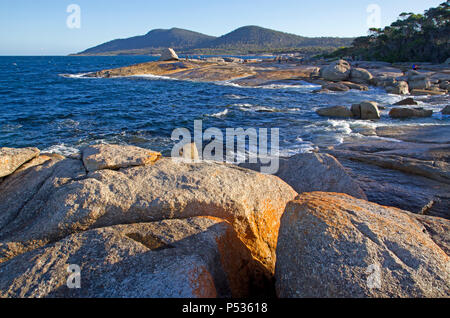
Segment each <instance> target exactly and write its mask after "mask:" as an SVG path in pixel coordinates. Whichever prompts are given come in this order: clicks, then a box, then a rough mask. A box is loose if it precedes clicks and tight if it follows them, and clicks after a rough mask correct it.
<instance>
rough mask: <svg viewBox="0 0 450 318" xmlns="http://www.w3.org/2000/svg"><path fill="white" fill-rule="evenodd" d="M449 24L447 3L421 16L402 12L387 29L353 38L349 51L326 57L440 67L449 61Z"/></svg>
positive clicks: (340, 50) (336, 52)
mask: <svg viewBox="0 0 450 318" xmlns="http://www.w3.org/2000/svg"><path fill="white" fill-rule="evenodd" d="M449 22H450V1H446V2H444V3H442V4H440V5H439V6H438V7H436V8H430V9H429V10H427V11H425V13H424V14H415V13H412V12H404V13H402V14H401V15H400V17H399V19H398V20H397V21H395V22H394V23H392V24H391V25H390V26H387V27H385V28H383V29H378V28H372V29H370V30H369V35H368V36H362V37H358V38H356V39H355V40H354V41H353V43H352V46H351V47H348V48H340V49H338V50H337V51H335V52H333V53H332V54H330V55H328V56H327V57H338V56H352V57H354V58H357V59H364V60H378V61H386V62H391V63H393V62H407V61H417V62H433V63H443V62H444V61H446V59H448V58H449V57H450V23H449Z"/></svg>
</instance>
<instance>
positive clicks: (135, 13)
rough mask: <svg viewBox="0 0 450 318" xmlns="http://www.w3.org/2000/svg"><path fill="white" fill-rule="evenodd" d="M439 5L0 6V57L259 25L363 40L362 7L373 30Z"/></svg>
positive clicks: (221, 0) (326, 1) (100, 2)
mask: <svg viewBox="0 0 450 318" xmlns="http://www.w3.org/2000/svg"><path fill="white" fill-rule="evenodd" d="M442 2H444V0H395V1H392V0H369V1H366V0H345V1H335V0H315V1H311V0H270V1H269V0H187V1H186V0H183V1H180V0H170V1H161V0H128V1H125V0H70V1H65V0H39V1H36V0H1V1H0V30H1V33H0V55H66V54H69V53H74V52H79V51H82V50H84V49H86V48H88V47H91V46H94V45H97V44H100V43H103V42H106V41H109V40H112V39H116V38H125V37H130V36H134V35H141V34H145V33H147V32H148V31H149V30H151V29H155V28H171V27H179V28H184V29H190V30H193V31H198V32H202V33H206V34H210V35H216V36H219V35H223V34H225V33H228V32H230V31H232V30H234V29H236V28H238V27H241V26H245V25H259V26H262V27H267V28H272V29H276V30H280V31H284V32H289V33H294V34H298V35H303V36H360V35H364V34H366V33H367V29H368V27H367V18H368V15H369V13H367V12H366V9H367V7H368V5H370V4H377V5H378V6H379V7H380V8H381V24H382V25H383V26H384V25H388V24H390V23H392V22H393V21H394V20H396V18H397V17H398V15H399V14H400V13H401V12H405V11H407V12H423V11H424V10H426V9H428V8H430V7H434V6H437V5H439V4H440V3H442ZM70 4H77V5H79V6H80V8H81V28H80V29H70V28H68V27H67V25H66V20H67V17H68V16H69V15H70V14H69V13H67V12H66V9H67V7H68V5H70Z"/></svg>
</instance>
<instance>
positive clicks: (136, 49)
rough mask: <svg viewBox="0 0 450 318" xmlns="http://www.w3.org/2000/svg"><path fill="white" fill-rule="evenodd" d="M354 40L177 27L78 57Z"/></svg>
mask: <svg viewBox="0 0 450 318" xmlns="http://www.w3.org/2000/svg"><path fill="white" fill-rule="evenodd" d="M352 40H353V39H339V38H337V39H336V38H305V37H302V36H298V35H295V34H289V33H284V32H280V31H275V30H271V29H267V28H263V27H260V26H257V25H247V26H243V27H240V28H238V29H236V30H234V31H232V32H230V33H228V34H225V35H223V36H221V37H219V38H217V37H213V36H209V35H205V34H202V33H198V32H194V31H190V30H185V29H181V28H177V27H173V28H171V29H154V30H151V31H149V32H148V33H147V34H145V35H142V36H135V37H132V38H128V39H119V40H113V41H110V42H107V43H104V44H101V45H99V46H96V47H93V48H90V49H88V50H86V51H84V52H82V53H80V54H94V55H100V54H127V52H128V53H134V54H148V53H149V52H157V51H160V50H161V49H163V48H168V47H171V48H174V49H176V50H179V51H183V50H184V51H195V50H197V49H200V50H205V49H206V50H207V51H214V50H223V49H225V50H226V51H232V52H250V51H255V50H256V51H263V50H266V51H270V50H273V49H292V48H301V47H306V46H311V47H324V46H331V47H340V46H346V45H350V44H351V42H352Z"/></svg>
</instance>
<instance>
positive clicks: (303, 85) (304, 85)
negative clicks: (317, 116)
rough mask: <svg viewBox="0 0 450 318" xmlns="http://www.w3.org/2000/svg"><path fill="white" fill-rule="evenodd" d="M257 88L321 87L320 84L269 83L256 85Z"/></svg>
mask: <svg viewBox="0 0 450 318" xmlns="http://www.w3.org/2000/svg"><path fill="white" fill-rule="evenodd" d="M256 87H257V88H263V89H294V88H295V89H308V90H310V89H317V88H319V87H320V85H313V84H309V83H308V84H306V83H305V84H300V85H298V84H269V85H262V86H256Z"/></svg>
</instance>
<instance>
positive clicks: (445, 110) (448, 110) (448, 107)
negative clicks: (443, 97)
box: [441, 105, 450, 115]
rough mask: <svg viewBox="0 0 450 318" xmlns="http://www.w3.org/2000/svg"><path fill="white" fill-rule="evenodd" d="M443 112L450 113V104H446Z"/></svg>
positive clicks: (444, 113)
mask: <svg viewBox="0 0 450 318" xmlns="http://www.w3.org/2000/svg"><path fill="white" fill-rule="evenodd" d="M441 113H442V114H443V115H450V105H447V106H445V107H444V109H443V110H442V111H441Z"/></svg>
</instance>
